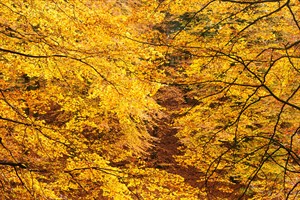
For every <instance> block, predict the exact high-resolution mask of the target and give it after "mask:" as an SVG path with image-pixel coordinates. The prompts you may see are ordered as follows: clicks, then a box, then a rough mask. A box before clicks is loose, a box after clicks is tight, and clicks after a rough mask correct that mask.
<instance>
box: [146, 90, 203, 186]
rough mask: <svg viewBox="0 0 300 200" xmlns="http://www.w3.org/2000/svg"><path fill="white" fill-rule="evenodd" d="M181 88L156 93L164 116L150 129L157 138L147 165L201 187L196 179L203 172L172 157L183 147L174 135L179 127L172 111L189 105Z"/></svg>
mask: <svg viewBox="0 0 300 200" xmlns="http://www.w3.org/2000/svg"><path fill="white" fill-rule="evenodd" d="M184 95H185V94H184V93H183V92H182V90H180V89H178V88H176V87H165V88H162V89H161V90H160V91H159V92H158V93H157V95H156V100H157V102H158V103H159V104H160V105H161V106H162V107H164V108H165V109H166V110H165V116H164V117H163V118H162V119H161V120H159V121H158V122H157V127H155V129H154V130H153V131H152V135H153V136H154V137H156V138H158V139H159V141H157V142H155V143H154V148H152V149H151V150H150V151H149V153H150V156H149V157H148V158H147V164H148V167H153V168H158V169H163V170H165V171H167V172H168V173H172V174H176V175H179V176H181V177H183V178H184V179H185V182H186V183H188V184H189V185H191V186H192V187H195V188H197V187H198V188H201V187H203V185H200V184H199V182H197V180H199V177H200V176H203V175H204V174H203V173H201V172H199V171H198V170H197V169H196V168H195V167H188V168H186V167H183V166H182V165H180V163H178V162H177V161H176V160H175V158H174V157H176V156H179V155H182V152H181V151H180V150H179V149H182V148H184V146H183V144H181V143H180V141H179V139H178V138H177V137H176V136H175V135H176V134H177V132H178V131H179V129H180V128H179V127H175V126H174V124H173V122H174V120H176V115H175V114H174V112H176V111H178V110H180V109H181V108H184V107H189V106H192V105H189V104H187V103H186V101H185V99H184Z"/></svg>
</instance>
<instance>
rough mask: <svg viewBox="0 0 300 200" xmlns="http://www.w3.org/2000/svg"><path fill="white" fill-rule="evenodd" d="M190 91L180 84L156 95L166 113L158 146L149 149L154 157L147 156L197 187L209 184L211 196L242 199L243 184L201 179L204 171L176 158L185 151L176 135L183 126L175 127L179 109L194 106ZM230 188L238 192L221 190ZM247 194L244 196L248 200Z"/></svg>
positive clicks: (159, 126) (151, 164)
mask: <svg viewBox="0 0 300 200" xmlns="http://www.w3.org/2000/svg"><path fill="white" fill-rule="evenodd" d="M186 100H187V98H186V93H185V91H184V90H183V89H180V88H177V87H173V86H172V87H165V88H162V89H161V90H160V91H159V92H158V93H157V95H156V101H157V102H158V103H159V104H160V105H161V106H162V107H164V108H165V116H164V118H162V119H161V120H160V121H158V122H157V127H156V128H155V129H154V130H153V131H152V133H151V134H152V135H153V136H154V137H156V138H158V142H156V143H155V145H154V148H152V149H150V150H149V154H150V156H149V157H148V158H147V159H146V162H147V166H148V167H152V168H158V169H162V170H165V171H167V172H168V173H172V174H176V175H179V176H181V177H183V178H184V180H185V183H187V184H189V185H190V186H192V187H194V188H199V189H203V188H204V187H206V191H207V197H206V198H207V199H240V198H239V196H238V193H239V192H238V191H239V190H240V189H241V187H243V186H242V185H240V184H236V183H232V184H228V183H224V182H218V181H210V182H209V183H208V184H207V183H205V181H202V182H199V179H201V178H202V180H203V178H204V177H205V174H204V173H203V172H200V171H198V170H197V169H196V168H195V167H188V168H186V167H184V166H182V165H180V163H178V162H177V161H176V160H175V157H176V156H180V155H182V154H183V151H182V150H184V148H185V147H184V145H183V144H181V143H180V140H179V139H178V138H177V137H176V134H177V132H178V130H179V129H180V127H174V124H173V122H174V120H176V118H177V117H178V115H177V114H176V112H177V113H178V111H179V110H180V109H182V108H187V107H192V106H194V105H195V103H197V102H195V101H193V100H192V101H188V102H187V101H186ZM224 186H226V187H229V188H230V189H232V191H234V192H230V193H229V192H224V191H221V190H219V188H220V187H224ZM247 198H248V197H247V196H244V197H243V198H241V199H247Z"/></svg>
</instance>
